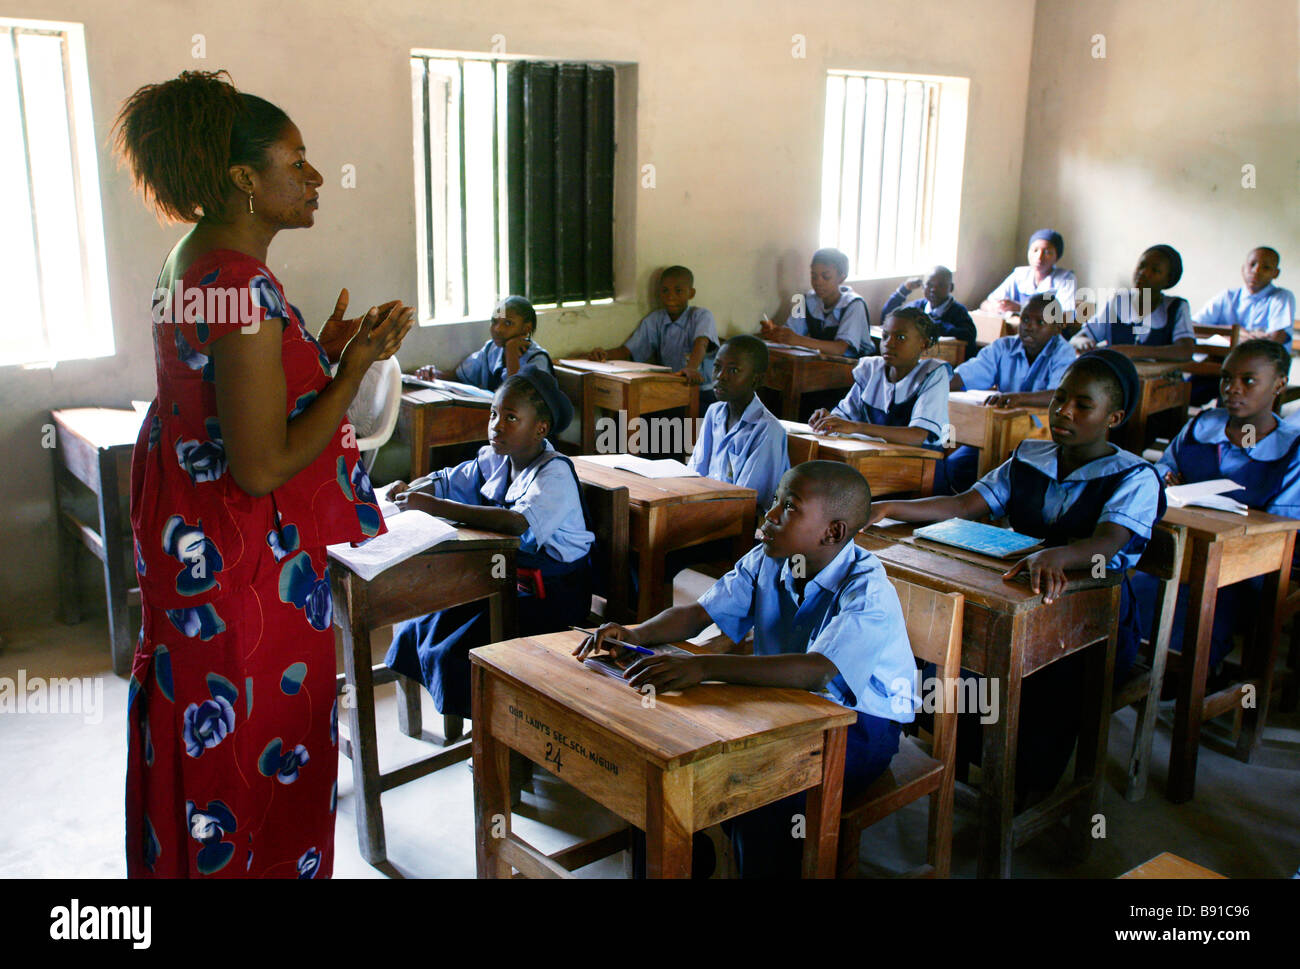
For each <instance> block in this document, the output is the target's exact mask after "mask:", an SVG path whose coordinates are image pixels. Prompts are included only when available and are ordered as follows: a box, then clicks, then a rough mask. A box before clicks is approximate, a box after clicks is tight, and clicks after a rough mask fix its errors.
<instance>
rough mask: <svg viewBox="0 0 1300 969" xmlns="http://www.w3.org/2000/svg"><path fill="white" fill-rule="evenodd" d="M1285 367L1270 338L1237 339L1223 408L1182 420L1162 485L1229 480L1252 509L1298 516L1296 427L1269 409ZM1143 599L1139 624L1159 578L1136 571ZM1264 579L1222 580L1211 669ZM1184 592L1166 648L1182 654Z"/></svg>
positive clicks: (1160, 467)
mask: <svg viewBox="0 0 1300 969" xmlns="http://www.w3.org/2000/svg"><path fill="white" fill-rule="evenodd" d="M1290 369H1291V355H1290V354H1289V353H1288V352H1287V348H1286V347H1285V346H1282V345H1281V344H1279V343H1274V342H1273V341H1272V340H1264V339H1254V340H1246V341H1245V342H1243V343H1239V344H1237V346H1236V347H1235V348H1234V349H1233V351H1232V352H1231V353H1230V354H1228V358H1227V359H1226V360H1224V361H1223V377H1222V380H1221V381H1220V388H1219V398H1220V401H1221V402H1222V403H1223V407H1219V408H1214V409H1211V410H1204V411H1201V413H1199V414H1197V415H1196V417H1194V418H1192V419H1191V420H1190V421H1188V422H1187V424H1186V425H1184V426H1183V429H1182V430H1181V431H1180V432H1179V434H1178V436H1177V437H1175V438H1174V440H1173V441H1172V443H1170V445H1169V447H1167V448H1166V449H1165V453H1164V454H1163V455H1161V457H1160V460H1159V461H1158V462H1157V463H1156V470H1157V471H1159V472H1160V474H1161V475H1162V476H1163V478H1164V481H1165V484H1169V485H1178V484H1192V483H1194V482H1197V481H1212V480H1215V479H1217V478H1230V479H1231V480H1233V481H1235V482H1237V483H1238V484H1240V485H1241V488H1240V490H1237V491H1229V492H1227V493H1226V494H1227V496H1228V497H1229V498H1235V499H1237V500H1238V501H1240V502H1242V503H1243V504H1246V505H1248V506H1249V507H1251V508H1258V509H1260V510H1262V511H1266V512H1268V513H1269V514H1270V515H1281V516H1282V517H1283V518H1300V427H1297V426H1296V425H1294V424H1290V423H1288V422H1287V421H1284V420H1282V419H1281V418H1280V417H1278V416H1277V415H1276V414H1274V413H1273V409H1272V408H1273V400H1274V398H1275V397H1276V396H1277V394H1279V393H1280V392H1281V391H1282V389H1283V388H1285V387H1286V383H1287V375H1288V374H1289V372H1290ZM1134 587H1135V588H1136V590H1137V594H1138V598H1139V600H1140V601H1141V602H1142V609H1141V617H1142V620H1143V624H1144V629H1146V630H1148V631H1149V630H1150V628H1151V625H1152V622H1153V620H1154V611H1155V605H1154V604H1155V599H1156V595H1157V592H1158V583H1157V580H1155V579H1154V578H1152V577H1151V576H1147V575H1142V574H1138V575H1136V576H1134ZM1262 587H1263V579H1262V578H1256V579H1248V580H1246V581H1244V582H1237V583H1234V584H1233V585H1229V586H1225V587H1223V588H1221V589H1220V590H1219V593H1218V596H1217V597H1216V599H1215V608H1214V626H1213V630H1212V632H1211V636H1210V669H1211V670H1214V669H1215V668H1217V667H1218V665H1219V664H1220V663H1221V662H1222V661H1223V658H1224V657H1225V656H1227V655H1228V653H1230V652H1231V651H1232V639H1233V633H1234V630H1238V629H1241V628H1242V626H1243V624H1244V621H1245V619H1246V618H1247V617H1248V616H1251V615H1255V614H1258V604H1259V597H1260V590H1261V589H1262ZM1189 594H1190V593H1189V590H1188V587H1187V586H1186V585H1183V586H1181V587H1180V588H1179V591H1178V601H1177V608H1176V611H1175V613H1174V627H1173V632H1172V634H1171V635H1170V640H1169V648H1170V649H1171V650H1173V651H1174V652H1182V649H1183V632H1184V626H1185V622H1186V618H1185V617H1186V611H1187V601H1188V597H1189Z"/></svg>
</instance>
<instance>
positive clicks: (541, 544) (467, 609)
mask: <svg viewBox="0 0 1300 969" xmlns="http://www.w3.org/2000/svg"><path fill="white" fill-rule="evenodd" d="M425 490H427V491H429V492H430V493H431V494H433V495H434V496H435V497H438V498H450V499H451V500H453V501H459V502H463V503H465V504H469V505H485V506H492V507H497V508H508V509H510V510H512V511H516V512H519V513H520V514H521V515H523V516H524V518H525V519H526V520H527V522H528V528H527V530H526V531H525V532H524V533H523V534H522V535H520V536H519V552H518V553H517V555H516V563H517V565H518V569H519V573H520V586H521V588H520V594H519V599H518V600H517V602H516V612H515V619H516V630H517V632H518V634H519V635H521V636H527V635H534V634H540V633H544V632H558V631H559V630H562V629H567V628H569V626H571V625H575V624H579V623H582V622H583V621H584V620H585V619H586V617H587V613H588V611H589V609H590V607H591V566H590V561H589V552H590V550H591V545H592V542H593V541H594V540H595V535H594V534H593V533H592V531H591V529H590V525H589V523H588V522H587V517H586V514H585V511H584V509H583V506H582V492H581V490H580V488H579V485H578V476H577V472H575V471H574V469H573V462H571V461H570V460H569V459H568V458H567V457H565V456H564V455H563V454H560V453H559V452H558V451H556V450H555V449H554V448H553V447H552V446H551V444H550V442H549V441H548V442H545V447H544V449H543V451H542V453H541V454H540V455H538V457H537V460H535V461H534V462H533V463H532V464H530V465H529V466H528V467H526V468H524V470H523V471H522V472H520V474H519V475H518V476H516V477H515V479H514V480H513V481H512V480H511V479H510V459H509V458H508V457H506V456H505V455H501V454H497V453H496V452H495V451H493V450H492V448H491V446H490V445H489V446H487V447H484V448H482V449H481V450H480V451H479V453H478V456H477V457H475V458H473V459H472V460H469V461H465V462H463V463H461V464H458V465H457V466H456V467H454V468H444V469H443V470H442V471H439V472H437V473H436V474H435V475H434V476H433V481H432V483H431V484H430V485H429V486H428V487H427V488H426V489H425ZM489 642H491V638H490V623H489V615H488V605H487V603H485V602H471V603H467V604H465V605H460V606H454V607H452V608H451V609H444V610H443V611H442V612H435V613H431V614H429V615H427V616H421V617H420V618H419V619H412V620H409V621H407V622H401V623H398V624H396V625H395V626H394V627H393V643H392V646H391V647H389V650H388V655H387V656H386V657H385V659H384V662H385V663H387V664H388V666H389V667H390V668H392V669H394V670H396V671H397V672H399V673H401V674H403V675H404V676H409V677H411V678H412V679H417V680H419V681H420V682H422V683H423V684H424V685H425V686H426V687H427V688H428V690H429V692H430V693H431V694H432V695H433V700H434V704H435V705H436V706H437V708H438V712H439V713H444V714H451V715H453V716H460V717H468V716H469V715H470V702H469V651H470V650H471V649H474V648H475V647H477V646H485V645H487V644H488V643H489Z"/></svg>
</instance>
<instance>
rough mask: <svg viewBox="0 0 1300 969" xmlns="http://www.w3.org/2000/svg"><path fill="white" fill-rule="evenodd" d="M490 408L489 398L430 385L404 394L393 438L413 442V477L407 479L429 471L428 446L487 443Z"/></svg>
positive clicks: (411, 445)
mask: <svg viewBox="0 0 1300 969" xmlns="http://www.w3.org/2000/svg"><path fill="white" fill-rule="evenodd" d="M491 409H492V402H491V401H490V400H484V401H482V402H481V403H480V402H478V401H467V400H463V399H460V398H453V397H450V396H448V395H446V394H443V393H441V392H440V391H437V390H434V389H433V388H428V387H426V388H419V389H416V390H408V391H406V392H405V393H404V394H402V405H401V409H400V410H399V411H398V413H397V427H396V428H394V429H393V438H394V440H397V441H404V442H407V443H408V444H409V445H410V448H411V476H410V478H409V479H407V480H410V481H414V480H415V479H416V478H419V477H422V476H424V475H426V474H428V473H429V471H430V470H431V468H430V464H429V448H432V447H444V446H446V445H448V444H471V443H473V442H475V441H485V442H486V441H487V428H488V412H489V411H490V410H491Z"/></svg>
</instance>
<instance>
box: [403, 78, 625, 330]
mask: <svg viewBox="0 0 1300 969" xmlns="http://www.w3.org/2000/svg"><path fill="white" fill-rule="evenodd" d="M411 89H412V96H413V117H414V119H415V159H416V164H415V195H416V208H417V212H418V220H417V236H418V238H417V257H418V262H419V286H420V317H421V319H424V320H429V319H432V320H434V321H438V322H443V321H450V320H460V319H487V318H488V317H489V316H490V315H491V313H492V309H493V308H494V306H495V304H496V301H497V300H498V299H499V298H500V297H502V296H504V295H505V294H507V293H519V294H522V295H524V296H526V297H527V298H528V299H529V301H531V302H532V303H533V304H534V305H535V306H547V305H563V304H570V303H587V302H594V301H597V300H605V299H610V298H612V297H613V295H614V259H613V228H614V68H613V67H612V66H609V65H605V64H587V63H557V62H551V61H531V60H519V59H512V60H505V59H494V58H489V57H483V58H475V57H441V56H437V55H433V54H429V55H424V54H417V55H413V56H412V58H411Z"/></svg>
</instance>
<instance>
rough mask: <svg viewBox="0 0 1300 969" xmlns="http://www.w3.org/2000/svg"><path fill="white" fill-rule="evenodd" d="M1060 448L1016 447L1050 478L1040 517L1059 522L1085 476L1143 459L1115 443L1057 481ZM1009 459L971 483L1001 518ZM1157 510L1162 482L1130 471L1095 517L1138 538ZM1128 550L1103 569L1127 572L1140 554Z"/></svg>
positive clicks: (1041, 444) (1007, 497) (1044, 444)
mask: <svg viewBox="0 0 1300 969" xmlns="http://www.w3.org/2000/svg"><path fill="white" fill-rule="evenodd" d="M1112 447H1114V445H1112ZM1060 452H1061V447H1060V445H1059V444H1057V443H1056V442H1055V441H1022V442H1021V443H1020V446H1019V447H1018V448H1016V452H1015V455H1016V456H1017V457H1019V458H1020V460H1022V461H1024V462H1025V463H1026V464H1028V465H1030V466H1031V467H1034V468H1037V469H1038V470H1039V471H1042V472H1043V473H1044V474H1045V475H1047V477H1048V478H1049V479H1050V481H1049V482H1048V485H1047V492H1046V494H1044V496H1043V520H1044V521H1046V522H1048V523H1052V522H1055V521H1057V520H1058V519H1059V518H1060V517H1061V516H1062V515H1063V514H1065V512H1066V511H1067V510H1068V509H1069V508H1070V506H1071V505H1073V504H1074V502H1075V501H1076V500H1077V499H1078V497H1079V495H1080V494H1082V493H1083V489H1084V488H1085V487H1087V483H1088V482H1089V481H1092V480H1093V479H1095V478H1103V477H1106V476H1107V475H1112V474H1116V473H1118V472H1120V471H1125V470H1127V469H1129V468H1132V467H1135V466H1136V465H1140V464H1146V463H1147V462H1146V461H1144V460H1143V459H1142V458H1140V457H1138V456H1137V455H1136V454H1130V453H1129V452H1128V451H1125V450H1123V449H1122V448H1118V447H1116V448H1115V451H1114V453H1113V454H1108V455H1105V456H1103V457H1100V458H1097V459H1096V460H1095V461H1089V462H1088V463H1087V464H1085V465H1084V466H1083V467H1081V468H1075V469H1074V470H1073V471H1071V472H1070V473H1069V474H1068V475H1066V477H1065V479H1064V480H1061V479H1060V477H1059V471H1058V468H1057V456H1058V455H1059V454H1060ZM1012 460H1013V459H1008V460H1007V461H1004V462H1003V463H1002V464H1001V465H1000V466H999V467H996V468H994V469H993V470H992V471H990V472H989V473H988V474H986V475H985V476H984V477H982V478H980V479H979V481H976V482H975V490H976V491H978V492H979V494H980V497H981V498H983V499H984V501H985V503H986V504H988V506H989V513H990V514H991V515H992V516H993V517H994V518H1002V517H1003V516H1005V515H1006V514H1008V507H1009V506H1010V504H1011V502H1012V501H1013V500H1015V496H1014V495H1012V494H1011V461H1012ZM1159 510H1160V482H1159V481H1157V480H1156V476H1155V475H1154V474H1134V475H1130V476H1129V477H1127V478H1125V479H1124V480H1123V481H1121V482H1120V483H1119V486H1118V487H1116V489H1115V491H1114V493H1113V494H1112V495H1111V496H1110V499H1109V500H1108V501H1107V502H1106V506H1105V508H1103V509H1102V513H1101V516H1100V517H1099V518H1098V519H1097V522H1098V524H1100V523H1101V522H1114V523H1115V524H1116V525H1121V526H1123V527H1124V528H1127V529H1128V530H1129V531H1130V532H1132V533H1133V534H1134V535H1137V536H1138V537H1139V538H1143V539H1149V538H1150V537H1151V526H1152V525H1153V524H1154V523H1155V521H1156V516H1157V514H1158V513H1159ZM1126 549H1127V546H1126V547H1125V549H1121V550H1120V551H1119V552H1117V553H1116V554H1115V555H1113V556H1111V559H1110V561H1109V562H1107V563H1106V568H1107V569H1111V570H1115V569H1122V570H1125V571H1127V570H1128V569H1131V568H1133V566H1135V565H1137V562H1138V559H1140V558H1141V557H1142V554H1141V552H1133V551H1128V550H1126Z"/></svg>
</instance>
